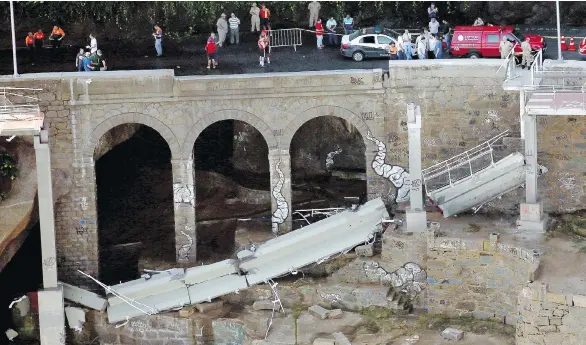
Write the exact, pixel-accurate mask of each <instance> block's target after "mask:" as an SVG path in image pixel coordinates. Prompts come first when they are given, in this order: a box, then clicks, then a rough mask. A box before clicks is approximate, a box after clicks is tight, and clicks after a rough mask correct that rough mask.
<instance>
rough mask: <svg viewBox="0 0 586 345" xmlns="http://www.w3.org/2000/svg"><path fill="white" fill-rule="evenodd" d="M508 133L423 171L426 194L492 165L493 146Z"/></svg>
mask: <svg viewBox="0 0 586 345" xmlns="http://www.w3.org/2000/svg"><path fill="white" fill-rule="evenodd" d="M508 133H509V130H506V131H504V132H502V133H501V134H499V135H497V136H495V137H493V138H491V139H489V140H487V141H485V142H483V143H482V144H480V145H478V146H476V147H473V148H471V149H470V150H467V151H465V152H462V153H460V154H458V155H456V156H454V157H452V158H449V159H446V160H445V161H443V162H440V163H438V164H435V165H432V166H430V167H429V168H426V169H423V171H422V177H423V183H424V186H425V190H426V193H427V194H429V193H431V192H433V191H434V190H438V189H440V188H443V187H445V186H447V185H450V186H452V185H453V184H454V183H455V182H457V181H459V180H462V179H464V178H467V177H470V176H473V175H474V174H476V173H478V172H479V171H481V170H483V169H485V168H487V167H489V166H491V165H494V157H493V154H492V153H493V145H494V143H495V142H496V141H498V140H500V139H502V138H504V137H505V136H506V135H507V134H508ZM481 158H484V160H481ZM488 158H490V160H488Z"/></svg>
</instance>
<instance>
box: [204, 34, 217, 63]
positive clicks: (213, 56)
mask: <svg viewBox="0 0 586 345" xmlns="http://www.w3.org/2000/svg"><path fill="white" fill-rule="evenodd" d="M215 36H216V34H214V33H213V32H212V34H211V35H210V37H208V42H207V43H206V48H205V49H206V54H207V56H208V69H210V68H211V67H212V66H213V68H216V66H217V65H218V63H217V62H216V60H217V54H218V53H217V47H216V42H215V41H214V38H215Z"/></svg>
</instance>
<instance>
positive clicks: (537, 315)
mask: <svg viewBox="0 0 586 345" xmlns="http://www.w3.org/2000/svg"><path fill="white" fill-rule="evenodd" d="M518 302H519V304H518V307H517V308H518V316H517V317H518V320H519V321H518V322H517V333H516V339H517V345H581V344H584V342H585V341H584V339H586V296H580V295H572V294H567V295H560V294H554V293H549V292H547V285H546V284H544V283H539V282H535V283H530V284H527V286H526V287H524V288H523V290H522V291H521V293H520V294H519V300H518Z"/></svg>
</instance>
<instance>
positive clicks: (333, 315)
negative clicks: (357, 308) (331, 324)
mask: <svg viewBox="0 0 586 345" xmlns="http://www.w3.org/2000/svg"><path fill="white" fill-rule="evenodd" d="M343 313H344V312H343V311H342V309H333V310H330V312H329V313H328V319H341V318H342V314H343Z"/></svg>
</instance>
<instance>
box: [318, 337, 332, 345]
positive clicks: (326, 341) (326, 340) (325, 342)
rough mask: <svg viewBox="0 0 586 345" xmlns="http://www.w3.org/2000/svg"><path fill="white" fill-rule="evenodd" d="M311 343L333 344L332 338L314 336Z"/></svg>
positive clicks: (320, 344)
mask: <svg viewBox="0 0 586 345" xmlns="http://www.w3.org/2000/svg"><path fill="white" fill-rule="evenodd" d="M313 345H335V342H334V339H325V338H316V339H315V340H314V341H313Z"/></svg>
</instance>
